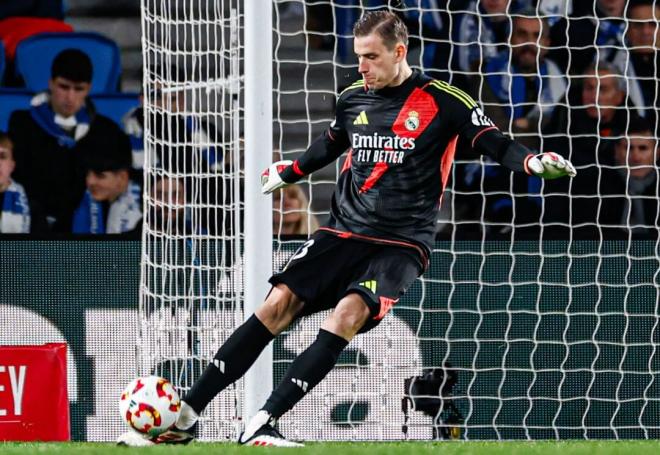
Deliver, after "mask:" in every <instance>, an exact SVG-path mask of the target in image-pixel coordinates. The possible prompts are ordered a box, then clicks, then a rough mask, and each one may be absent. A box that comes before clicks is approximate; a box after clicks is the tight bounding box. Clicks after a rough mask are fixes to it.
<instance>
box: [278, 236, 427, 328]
mask: <svg viewBox="0 0 660 455" xmlns="http://www.w3.org/2000/svg"><path fill="white" fill-rule="evenodd" d="M422 272H423V266H422V264H421V263H420V258H419V255H418V253H417V252H416V251H415V250H414V249H412V248H407V247H400V246H390V245H381V244H376V243H368V242H365V241H360V240H354V239H346V238H339V237H337V236H335V235H332V234H328V233H326V232H323V231H317V232H316V233H314V234H313V235H312V237H311V238H310V239H309V240H307V242H305V243H304V244H303V245H302V246H301V247H300V248H299V249H298V250H297V251H296V253H295V254H294V255H293V256H291V258H290V259H289V262H288V263H287V265H286V266H285V267H284V269H283V270H282V271H281V272H280V273H276V274H275V275H273V276H272V277H271V278H270V280H269V282H270V283H271V284H272V285H273V286H275V285H276V284H279V283H284V284H286V285H287V286H288V287H289V289H291V291H292V292H293V293H294V294H295V295H296V296H297V297H298V298H299V299H300V300H302V301H303V302H304V306H303V309H302V311H301V312H300V314H298V316H297V317H302V316H307V315H310V314H314V313H318V312H319V311H323V310H328V309H331V308H334V307H335V306H336V305H337V303H338V302H339V301H340V300H341V299H342V298H343V297H344V296H346V295H347V294H351V293H357V294H360V296H362V298H363V299H364V301H365V302H366V303H367V305H368V306H369V311H370V312H371V317H370V318H369V320H368V321H367V323H366V324H365V325H364V327H362V329H361V330H360V332H361V333H364V332H367V331H369V330H371V329H372V328H374V327H376V326H377V325H378V323H379V322H380V321H381V319H383V317H384V316H385V315H386V314H387V313H388V311H389V310H390V308H392V306H393V305H394V304H396V303H397V302H398V300H399V298H400V297H401V296H402V295H403V294H404V293H405V292H406V290H407V289H408V288H409V287H410V285H411V284H412V283H413V282H414V281H415V278H417V277H418V276H419V275H421V274H422Z"/></svg>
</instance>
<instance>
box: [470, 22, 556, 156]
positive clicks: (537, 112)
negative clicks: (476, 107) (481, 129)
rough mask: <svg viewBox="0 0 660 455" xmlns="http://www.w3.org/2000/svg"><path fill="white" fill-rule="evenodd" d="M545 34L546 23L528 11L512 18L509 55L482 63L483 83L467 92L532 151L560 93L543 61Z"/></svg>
mask: <svg viewBox="0 0 660 455" xmlns="http://www.w3.org/2000/svg"><path fill="white" fill-rule="evenodd" d="M548 30H549V29H548V24H547V21H546V20H545V19H541V18H539V17H536V12H535V11H534V10H531V9H525V10H523V11H522V12H521V13H519V14H517V15H514V17H513V28H512V33H511V52H503V53H501V54H499V55H498V56H497V57H495V58H493V59H491V60H489V61H487V62H486V65H485V71H486V78H485V79H486V83H485V84H481V83H480V81H479V80H478V79H479V78H475V81H474V82H475V84H476V87H475V89H473V91H474V92H476V93H477V94H478V98H479V99H481V101H482V102H483V103H484V106H485V109H484V110H485V111H486V114H487V115H489V116H490V118H491V119H492V120H493V121H494V122H495V124H496V125H498V126H499V127H500V128H501V129H503V130H504V131H507V130H511V132H512V133H513V134H514V136H515V137H516V140H518V141H520V142H521V143H523V144H525V145H527V146H528V147H529V148H530V149H532V150H538V146H539V144H538V134H539V131H540V129H541V127H542V125H543V123H545V122H546V121H547V120H548V119H549V118H550V115H551V114H552V111H553V109H554V107H555V105H556V103H557V102H558V101H559V100H560V99H561V98H562V97H563V96H564V95H565V94H566V80H565V78H564V76H563V74H562V73H561V71H560V70H559V68H558V67H557V65H556V64H555V63H553V62H552V61H551V60H548V59H547V58H545V56H546V54H547V51H548V50H547V46H549V44H550V40H549V38H548ZM481 87H483V91H482V93H479V89H480V88H481Z"/></svg>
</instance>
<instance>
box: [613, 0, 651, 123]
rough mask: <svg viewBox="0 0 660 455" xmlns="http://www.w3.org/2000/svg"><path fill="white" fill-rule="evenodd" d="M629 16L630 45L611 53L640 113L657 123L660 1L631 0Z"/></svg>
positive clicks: (627, 37)
mask: <svg viewBox="0 0 660 455" xmlns="http://www.w3.org/2000/svg"><path fill="white" fill-rule="evenodd" d="M626 18H627V19H628V30H627V33H626V44H627V45H628V48H627V49H619V50H618V51H617V52H616V53H615V54H614V56H613V57H612V62H613V63H614V64H615V65H616V66H617V67H618V68H619V69H620V70H621V72H622V73H623V74H625V75H626V78H627V79H628V83H629V85H628V87H629V89H628V95H629V96H630V99H631V101H632V103H633V104H634V105H635V107H636V108H637V113H638V114H639V115H640V116H642V117H647V118H649V121H650V122H651V124H653V125H656V123H657V122H656V121H655V119H656V117H657V115H656V111H657V109H658V108H660V100H658V98H659V97H660V90H659V89H658V76H659V73H658V72H659V67H658V65H660V60H659V59H658V48H660V31H659V30H658V20H659V19H660V5H656V3H655V1H653V0H631V1H630V4H629V5H628V8H627V9H626Z"/></svg>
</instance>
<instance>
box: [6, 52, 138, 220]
mask: <svg viewBox="0 0 660 455" xmlns="http://www.w3.org/2000/svg"><path fill="white" fill-rule="evenodd" d="M91 80H92V64H91V61H90V59H89V57H88V56H87V55H86V54H84V53H83V52H81V51H79V50H77V49H66V50H64V51H62V52H60V53H59V54H58V55H57V57H56V58H55V60H54V61H53V64H52V68H51V79H50V81H49V84H48V85H49V91H48V92H44V93H41V94H39V95H37V96H35V98H34V99H33V100H32V107H31V108H30V109H29V110H23V111H15V112H14V113H13V114H12V115H11V117H10V119H9V135H10V137H11V139H12V141H13V143H14V158H15V160H16V173H15V178H16V180H17V181H18V182H20V183H21V184H23V186H24V187H25V191H26V192H27V194H28V197H30V198H31V199H34V200H35V201H36V202H37V203H38V204H40V205H41V206H42V207H43V210H44V211H45V214H46V216H47V220H48V223H49V225H50V226H51V229H52V230H53V231H55V232H71V220H72V215H73V211H74V210H75V208H76V207H77V206H78V204H79V203H80V200H81V198H82V195H83V193H84V191H85V176H86V172H85V168H84V164H83V158H84V156H85V155H86V154H87V153H89V152H91V151H105V152H107V153H113V152H114V153H122V151H123V150H130V143H129V140H128V137H127V136H126V135H125V134H124V133H122V132H121V130H120V129H119V127H117V125H116V124H115V123H114V122H113V121H112V120H110V119H109V118H107V117H104V116H102V115H99V114H97V113H96V112H95V109H94V106H93V104H92V103H91V101H90V100H89V99H88V98H87V94H88V93H89V89H90V83H91Z"/></svg>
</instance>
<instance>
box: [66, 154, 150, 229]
mask: <svg viewBox="0 0 660 455" xmlns="http://www.w3.org/2000/svg"><path fill="white" fill-rule="evenodd" d="M84 163H85V168H86V170H87V174H86V178H85V183H86V187H87V190H86V191H85V193H84V194H83V197H82V201H81V202H80V205H79V206H78V208H77V209H76V210H75V212H74V214H73V223H72V224H73V233H74V234H125V233H137V232H139V231H140V227H141V226H140V222H141V220H142V188H141V187H140V185H138V184H137V183H135V182H133V181H132V180H131V178H130V170H131V155H130V151H128V150H126V151H125V152H124V153H121V154H120V153H114V152H109V151H107V150H94V151H90V152H89V153H87V154H86V156H85V159H84Z"/></svg>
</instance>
